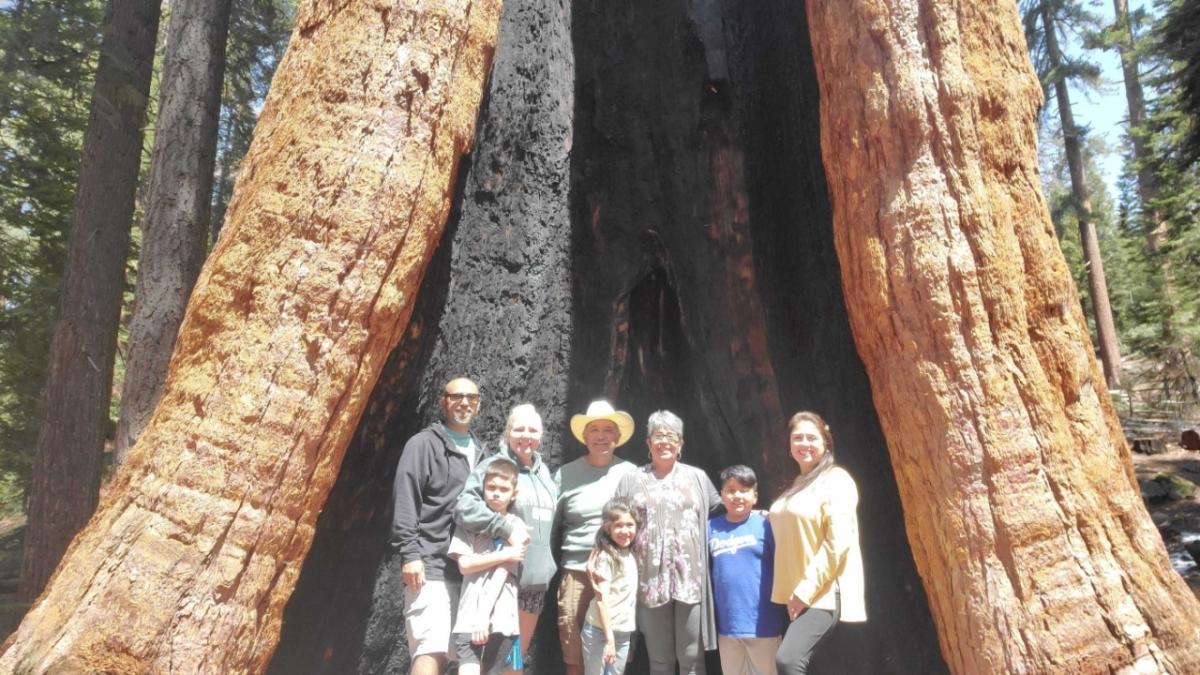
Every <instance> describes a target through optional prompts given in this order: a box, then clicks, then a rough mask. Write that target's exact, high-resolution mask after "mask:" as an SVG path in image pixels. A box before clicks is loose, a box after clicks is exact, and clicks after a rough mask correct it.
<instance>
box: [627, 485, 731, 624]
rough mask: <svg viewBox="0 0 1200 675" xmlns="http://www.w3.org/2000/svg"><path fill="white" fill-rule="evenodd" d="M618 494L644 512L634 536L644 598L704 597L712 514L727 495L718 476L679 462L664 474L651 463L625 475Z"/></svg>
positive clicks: (658, 602)
mask: <svg viewBox="0 0 1200 675" xmlns="http://www.w3.org/2000/svg"><path fill="white" fill-rule="evenodd" d="M616 494H617V496H622V497H628V498H629V499H630V500H631V501H632V502H633V505H634V508H635V510H636V511H637V515H638V522H639V526H638V533H637V539H635V540H634V542H633V555H634V557H635V558H636V559H637V564H638V602H640V603H642V604H643V605H645V606H646V607H660V606H662V605H665V604H666V603H668V602H670V601H672V600H676V601H678V602H686V603H690V604H696V603H699V602H700V601H701V600H702V598H703V596H704V588H705V586H706V583H707V582H706V579H707V577H708V570H707V567H708V544H707V542H706V541H705V537H706V533H707V523H708V514H709V511H710V510H711V508H712V507H713V506H715V505H716V504H718V503H720V501H721V499H720V496H719V495H718V494H717V490H716V488H715V487H713V484H712V481H711V480H709V478H708V476H707V475H706V474H705V473H704V472H703V471H701V470H700V469H697V468H696V467H693V466H688V465H687V464H680V463H678V462H677V463H676V464H675V466H674V468H672V469H671V473H669V474H667V475H666V476H665V477H663V478H662V479H661V480H660V479H659V478H657V477H655V475H654V470H653V467H652V466H651V465H649V464H647V465H645V466H642V467H639V468H638V469H637V470H636V471H632V472H630V473H629V474H628V475H626V476H624V477H623V478H622V479H621V484H620V485H619V486H618V487H617V492H616Z"/></svg>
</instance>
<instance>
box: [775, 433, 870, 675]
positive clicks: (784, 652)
mask: <svg viewBox="0 0 1200 675" xmlns="http://www.w3.org/2000/svg"><path fill="white" fill-rule="evenodd" d="M788 430H789V432H790V434H789V443H790V446H791V453H792V459H794V460H795V461H796V464H797V465H799V467H800V475H799V476H797V477H796V480H795V482H793V483H792V486H791V488H789V489H788V490H787V492H784V493H783V494H782V495H781V496H780V497H779V499H776V500H775V503H774V504H771V512H770V516H769V518H770V521H771V530H772V532H773V533H774V535H775V581H774V586H773V587H772V589H771V600H772V601H773V602H778V603H780V604H786V605H787V610H788V619H789V623H788V627H787V631H786V632H785V633H784V636H783V642H782V643H780V645H779V652H778V653H777V654H776V657H775V661H776V664H777V666H778V668H779V672H780V673H781V674H782V675H794V674H798V673H807V672H808V663H809V661H810V660H811V659H812V655H813V652H815V651H816V648H817V646H818V645H819V644H820V643H821V640H822V638H824V637H825V636H826V635H828V634H829V630H830V629H831V628H833V625H834V624H836V623H837V622H838V621H839V620H841V621H866V620H867V612H866V606H865V602H864V600H863V568H862V552H861V551H860V550H859V547H858V515H857V508H858V488H857V487H856V486H855V484H854V479H853V478H851V477H850V474H848V473H846V470H845V469H843V468H841V467H840V466H837V465H836V464H835V463H834V461H833V437H832V436H831V435H830V433H829V426H828V425H827V424H825V420H823V419H821V417H820V416H819V415H817V414H816V413H812V412H799V413H796V414H795V415H793V416H792V419H790V420H788Z"/></svg>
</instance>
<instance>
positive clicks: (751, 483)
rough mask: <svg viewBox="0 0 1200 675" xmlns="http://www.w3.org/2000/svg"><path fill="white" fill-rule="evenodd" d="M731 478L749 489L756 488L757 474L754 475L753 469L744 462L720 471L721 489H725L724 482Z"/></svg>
mask: <svg viewBox="0 0 1200 675" xmlns="http://www.w3.org/2000/svg"><path fill="white" fill-rule="evenodd" d="M731 478H732V479H733V480H736V481H737V482H739V483H741V484H742V485H743V486H745V487H748V488H750V489H751V490H754V489H757V488H758V476H757V475H755V473H754V469H751V468H750V467H748V466H746V465H745V464H734V465H733V466H731V467H728V468H727V469H725V470H723V471H722V472H721V489H722V490H724V489H725V482H726V481H728V480H729V479H731Z"/></svg>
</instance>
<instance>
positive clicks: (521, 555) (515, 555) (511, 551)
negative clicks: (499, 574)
mask: <svg viewBox="0 0 1200 675" xmlns="http://www.w3.org/2000/svg"><path fill="white" fill-rule="evenodd" d="M500 556H501V560H502V561H504V562H515V563H519V562H521V561H522V560H524V559H525V545H524V544H522V545H521V546H505V547H504V548H501V549H500Z"/></svg>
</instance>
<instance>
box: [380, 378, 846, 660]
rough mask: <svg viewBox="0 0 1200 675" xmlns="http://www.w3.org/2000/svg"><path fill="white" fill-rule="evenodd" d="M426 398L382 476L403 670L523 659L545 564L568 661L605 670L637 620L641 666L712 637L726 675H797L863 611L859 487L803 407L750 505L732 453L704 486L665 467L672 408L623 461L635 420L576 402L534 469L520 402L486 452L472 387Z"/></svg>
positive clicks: (701, 476)
mask: <svg viewBox="0 0 1200 675" xmlns="http://www.w3.org/2000/svg"><path fill="white" fill-rule="evenodd" d="M441 408H442V412H443V419H442V421H440V422H437V423H434V424H432V425H430V426H429V427H427V428H425V429H424V430H422V431H421V432H419V433H418V434H416V435H415V436H413V437H412V438H411V439H410V440H409V441H408V443H407V444H406V445H405V447H404V450H403V452H402V454H401V456H400V461H399V465H398V467H397V471H396V479H395V489H394V499H395V507H394V516H393V528H392V544H393V546H394V547H396V548H397V549H398V551H399V553H400V557H401V564H402V568H401V569H402V574H403V580H404V587H405V590H404V615H405V630H406V634H407V637H408V643H409V653H410V656H411V658H412V667H411V672H412V673H414V674H417V675H435V674H438V673H441V672H443V671H444V669H445V667H446V664H447V662H448V661H449V660H456V661H457V662H458V672H459V673H461V674H462V675H475V674H477V673H489V674H490V673H503V672H514V671H515V672H519V671H521V670H522V669H523V667H524V665H523V661H524V655H525V654H527V653H528V650H529V645H530V641H531V639H532V636H533V632H534V628H535V626H536V624H537V621H538V617H539V616H540V615H541V613H542V611H543V609H544V605H545V600H546V595H547V591H548V589H549V588H550V585H551V581H552V580H553V579H554V577H555V575H556V574H558V573H559V572H560V568H561V578H560V582H559V585H558V595H557V607H556V611H557V617H558V632H559V640H560V643H561V645H562V652H563V661H564V670H565V672H566V673H567V675H602V674H603V675H610V674H611V675H620V674H621V673H622V672H623V671H624V669H625V665H626V663H627V661H628V659H629V657H630V651H631V645H632V644H633V641H634V637H635V634H640V635H641V639H642V640H643V642H644V644H645V648H646V653H647V655H648V657H649V662H650V672H651V673H654V674H655V675H659V674H662V675H666V674H673V673H675V672H676V669H677V668H678V672H680V673H683V674H691V673H697V674H703V673H704V672H705V666H704V653H705V651H706V650H712V649H719V650H720V659H721V667H722V670H723V671H724V672H725V673H727V674H728V675H734V674H735V673H755V674H760V673H776V672H779V673H785V674H791V673H804V672H806V671H807V667H808V662H809V660H810V659H811V657H812V655H813V653H814V651H815V650H816V648H817V646H818V645H819V644H820V642H821V641H822V639H823V638H824V637H825V636H826V635H827V634H828V633H829V631H830V629H831V628H832V627H833V626H834V625H835V624H836V623H837V622H838V621H839V620H841V621H865V620H866V612H865V603H864V597H863V595H864V594H863V572H862V557H861V553H860V551H859V544H858V525H857V515H856V510H857V504H858V491H857V488H856V486H855V483H854V480H853V479H852V478H851V477H850V475H849V474H848V473H847V472H846V471H845V470H843V469H842V468H841V467H839V466H837V465H836V464H835V463H834V457H833V439H832V437H831V435H830V432H829V427H828V426H827V425H826V424H825V422H824V421H823V420H822V419H821V418H820V417H819V416H818V415H816V414H815V413H811V412H801V413H797V414H796V415H794V416H793V417H792V418H791V420H789V423H788V443H789V448H790V454H791V457H792V459H793V460H794V461H795V462H796V464H797V469H798V475H797V476H796V479H795V481H794V482H793V483H792V485H791V487H790V488H789V489H787V490H786V491H784V493H783V494H782V495H780V496H779V497H778V498H777V499H776V500H775V501H774V503H773V504H772V505H771V507H770V511H769V512H763V511H759V510H756V509H755V506H756V503H757V499H758V493H757V483H758V480H757V476H756V475H755V473H754V471H753V470H752V469H750V468H749V467H746V466H743V465H737V466H732V467H729V468H727V469H725V470H724V471H722V472H721V474H720V485H721V488H720V491H718V490H717V487H716V486H715V485H714V484H713V482H712V481H711V479H710V478H709V476H708V475H707V474H706V473H705V472H704V471H703V470H701V469H699V468H697V467H694V466H690V465H688V464H685V463H683V462H680V461H679V459H680V456H681V454H682V452H683V447H684V435H683V421H682V420H681V419H680V418H679V417H678V416H677V415H675V414H674V413H671V412H669V411H658V412H655V413H654V414H652V415H650V418H649V420H648V421H647V424H646V444H647V448H648V453H649V459H650V461H649V463H647V464H645V465H643V466H640V467H637V466H634V465H633V464H632V463H630V462H627V461H625V460H623V459H620V458H619V457H617V456H616V454H615V451H616V449H617V448H618V447H620V446H622V445H624V444H625V443H627V442H628V441H629V440H630V439H631V438H633V435H634V430H635V425H634V421H633V418H632V417H631V416H630V415H629V414H628V413H626V412H624V411H620V410H616V409H614V408H613V406H612V405H611V404H609V403H608V402H606V401H596V402H594V403H592V404H591V405H590V406H589V407H588V410H587V412H586V413H583V414H579V415H575V416H573V417H572V418H571V424H570V427H571V433H572V435H573V436H574V437H575V438H576V439H577V440H578V441H580V442H581V443H582V444H583V445H584V447H585V448H586V453H585V454H584V455H583V456H582V457H579V458H578V459H576V460H574V461H571V462H568V463H566V464H564V465H563V466H562V467H560V468H559V469H558V470H557V471H555V472H554V473H553V474H551V472H550V469H549V467H547V466H546V464H545V462H544V461H543V458H542V454H541V452H540V447H541V438H542V431H543V425H542V419H541V416H540V415H539V414H538V412H537V410H536V409H534V407H533V406H532V405H529V404H522V405H518V406H516V407H514V408H513V409H512V410H511V412H510V413H509V415H508V419H507V422H506V424H505V429H504V440H503V442H502V443H501V447H500V448H499V449H498V450H496V451H495V452H493V453H491V454H489V453H486V452H484V448H483V446H482V444H480V443H479V442H478V441H477V440H476V438H475V437H474V436H473V435H472V434H471V432H470V424H471V422H472V420H473V419H474V417H475V415H476V413H477V412H478V410H479V388H478V386H477V385H476V384H475V383H474V382H471V381H470V380H467V379H464V378H459V379H455V380H452V381H450V382H449V383H447V384H446V387H445V389H444V390H443V392H442V397H441Z"/></svg>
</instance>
